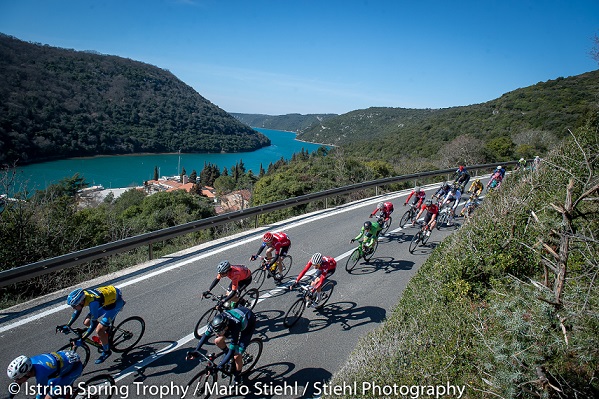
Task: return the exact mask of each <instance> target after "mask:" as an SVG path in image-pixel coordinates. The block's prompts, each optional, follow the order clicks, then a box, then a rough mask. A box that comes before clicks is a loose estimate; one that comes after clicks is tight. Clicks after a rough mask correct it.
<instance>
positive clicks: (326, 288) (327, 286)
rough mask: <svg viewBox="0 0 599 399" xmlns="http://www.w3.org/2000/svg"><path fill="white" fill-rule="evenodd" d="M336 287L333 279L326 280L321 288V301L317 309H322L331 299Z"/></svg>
mask: <svg viewBox="0 0 599 399" xmlns="http://www.w3.org/2000/svg"><path fill="white" fill-rule="evenodd" d="M334 289H335V284H334V283H333V282H332V281H329V280H327V281H325V283H324V284H323V285H322V288H321V289H320V301H319V302H318V305H316V306H315V307H314V308H315V309H322V308H323V307H324V305H326V304H327V302H328V301H329V299H331V295H333V290H334Z"/></svg>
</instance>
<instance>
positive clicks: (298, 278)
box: [295, 260, 312, 283]
mask: <svg viewBox="0 0 599 399" xmlns="http://www.w3.org/2000/svg"><path fill="white" fill-rule="evenodd" d="M311 267H312V261H311V260H309V261H308V263H306V266H304V269H303V270H302V271H301V272H300V274H298V275H297V278H296V279H295V282H296V283H299V281H300V280H301V279H302V277H304V276H305V275H306V273H307V272H308V270H310V268H311Z"/></svg>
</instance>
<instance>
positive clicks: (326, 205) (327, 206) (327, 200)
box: [324, 197, 329, 209]
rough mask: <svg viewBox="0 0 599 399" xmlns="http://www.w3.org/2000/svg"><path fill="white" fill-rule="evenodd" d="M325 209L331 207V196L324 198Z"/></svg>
mask: <svg viewBox="0 0 599 399" xmlns="http://www.w3.org/2000/svg"><path fill="white" fill-rule="evenodd" d="M324 209H329V198H328V197H327V198H325V199H324Z"/></svg>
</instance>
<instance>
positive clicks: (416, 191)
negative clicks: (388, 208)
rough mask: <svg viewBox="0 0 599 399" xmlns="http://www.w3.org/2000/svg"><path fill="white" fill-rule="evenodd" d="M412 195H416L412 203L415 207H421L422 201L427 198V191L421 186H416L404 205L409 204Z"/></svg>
mask: <svg viewBox="0 0 599 399" xmlns="http://www.w3.org/2000/svg"><path fill="white" fill-rule="evenodd" d="M412 196H414V201H413V202H412V205H413V206H414V207H415V208H420V205H421V204H422V201H424V199H425V198H426V193H425V192H424V191H423V190H422V189H421V188H420V187H418V186H416V187H414V189H413V190H412V192H411V193H410V195H408V198H406V202H404V204H403V206H406V205H408V202H409V201H410V198H412Z"/></svg>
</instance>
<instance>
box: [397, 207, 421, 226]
mask: <svg viewBox="0 0 599 399" xmlns="http://www.w3.org/2000/svg"><path fill="white" fill-rule="evenodd" d="M417 215H418V207H417V206H416V205H415V204H410V209H408V210H407V211H406V212H405V213H404V214H403V216H402V217H401V219H399V227H401V228H403V227H405V225H406V224H408V223H409V222H413V221H414V220H415V219H416V216H417Z"/></svg>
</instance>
